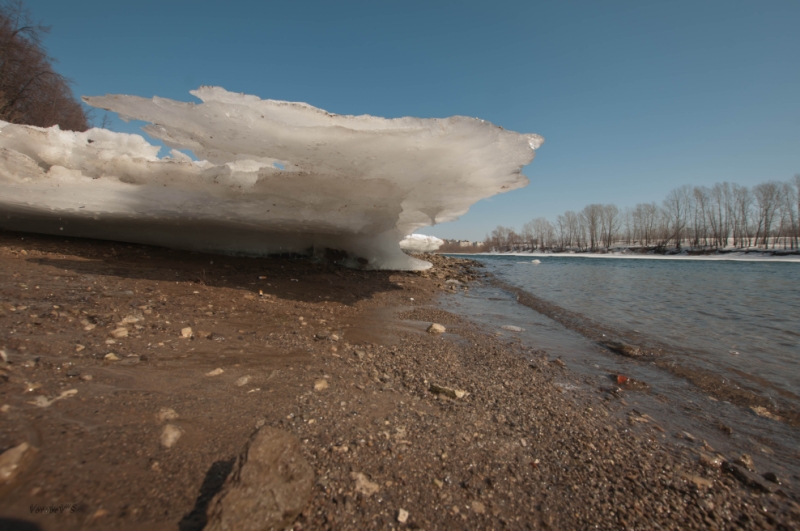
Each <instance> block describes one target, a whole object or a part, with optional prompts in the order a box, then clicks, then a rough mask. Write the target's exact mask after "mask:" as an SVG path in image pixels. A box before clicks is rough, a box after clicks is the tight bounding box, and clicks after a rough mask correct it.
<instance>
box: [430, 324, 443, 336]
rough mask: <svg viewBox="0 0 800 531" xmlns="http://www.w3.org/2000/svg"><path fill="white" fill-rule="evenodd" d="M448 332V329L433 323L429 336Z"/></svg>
mask: <svg viewBox="0 0 800 531" xmlns="http://www.w3.org/2000/svg"><path fill="white" fill-rule="evenodd" d="M446 331H447V329H446V328H445V327H444V326H442V325H440V324H439V323H431V325H430V326H429V327H428V333H429V334H444V333H445V332H446Z"/></svg>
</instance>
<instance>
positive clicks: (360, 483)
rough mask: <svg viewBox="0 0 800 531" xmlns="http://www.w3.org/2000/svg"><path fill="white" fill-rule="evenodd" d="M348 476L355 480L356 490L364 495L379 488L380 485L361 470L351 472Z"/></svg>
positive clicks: (369, 494) (370, 493) (373, 492)
mask: <svg viewBox="0 0 800 531" xmlns="http://www.w3.org/2000/svg"><path fill="white" fill-rule="evenodd" d="M350 478H351V479H354V480H355V482H356V492H360V493H361V494H363V495H364V496H367V497H369V496H372V495H373V494H375V493H376V492H378V490H379V489H380V486H379V485H378V484H377V483H373V482H372V481H370V480H368V479H367V476H365V475H364V474H362V473H361V472H351V473H350Z"/></svg>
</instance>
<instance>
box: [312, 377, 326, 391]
mask: <svg viewBox="0 0 800 531" xmlns="http://www.w3.org/2000/svg"><path fill="white" fill-rule="evenodd" d="M328 387H329V386H328V380H325V379H324V378H320V379H319V380H314V391H322V390H323V389H327V388H328Z"/></svg>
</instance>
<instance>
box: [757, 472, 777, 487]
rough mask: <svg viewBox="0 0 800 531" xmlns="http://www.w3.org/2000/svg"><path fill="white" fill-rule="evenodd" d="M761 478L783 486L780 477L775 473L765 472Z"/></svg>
mask: <svg viewBox="0 0 800 531" xmlns="http://www.w3.org/2000/svg"><path fill="white" fill-rule="evenodd" d="M761 477H762V478H764V479H766V480H767V481H769V482H771V483H775V484H777V485H780V484H781V480H780V479H779V478H778V476H777V474H775V472H764V473H763V474H761Z"/></svg>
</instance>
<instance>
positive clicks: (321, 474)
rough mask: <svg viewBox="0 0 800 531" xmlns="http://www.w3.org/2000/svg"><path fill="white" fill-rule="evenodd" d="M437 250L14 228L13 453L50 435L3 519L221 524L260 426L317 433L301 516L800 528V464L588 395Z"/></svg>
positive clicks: (379, 522) (316, 524)
mask: <svg viewBox="0 0 800 531" xmlns="http://www.w3.org/2000/svg"><path fill="white" fill-rule="evenodd" d="M22 238H24V239H22ZM23 251H24V253H23ZM546 256H552V255H546ZM428 258H429V259H430V260H432V261H433V262H434V268H432V269H431V270H426V271H424V272H416V273H412V272H387V271H356V270H350V269H343V268H340V267H337V266H332V265H328V264H319V263H312V262H309V261H307V260H304V259H295V258H291V257H289V258H286V257H284V258H267V259H248V258H237V257H228V256H218V255H205V254H199V253H190V252H183V251H173V250H169V249H161V248H154V247H146V246H141V245H134V244H125V243H116V242H105V241H93V240H80V239H76V238H60V237H51V236H40V235H33V234H21V233H9V232H0V264H2V267H1V268H0V295H2V301H3V303H2V305H0V322H2V325H3V326H2V327H1V328H0V329H1V330H2V332H1V334H2V335H1V336H0V341H2V344H0V347H2V348H4V349H5V352H6V353H7V356H8V358H9V362H10V364H8V365H7V366H5V367H4V368H3V377H4V381H2V383H0V406H2V407H3V412H2V413H0V415H2V418H3V420H4V423H3V427H2V429H0V450H5V449H7V448H11V447H14V446H17V445H19V444H20V443H22V442H27V443H28V444H30V445H31V446H34V447H36V448H37V450H36V451H35V452H32V455H31V457H30V459H29V461H27V462H23V463H21V464H20V470H19V472H17V475H16V477H15V478H13V479H12V481H11V482H10V483H6V484H2V485H0V523H3V522H5V523H8V522H11V520H10V519H16V520H17V521H19V522H34V523H35V524H36V525H38V526H39V528H40V529H42V530H49V529H95V528H96V529H142V528H148V529H181V531H184V530H186V529H202V528H203V526H204V525H205V523H206V522H205V514H206V510H207V508H208V505H209V502H210V499H211V497H212V496H213V495H214V494H215V493H216V492H218V491H219V490H220V488H221V485H222V480H224V478H225V477H226V476H227V475H228V473H229V472H230V470H231V467H232V466H233V458H235V457H236V456H237V455H239V453H240V452H241V451H242V448H243V447H244V445H245V444H246V442H247V440H248V438H249V437H250V435H251V433H252V432H253V431H255V430H257V429H258V428H262V427H267V428H274V429H277V430H281V431H283V432H286V433H288V434H290V435H291V436H293V437H296V438H297V440H298V441H299V444H300V448H301V450H302V454H303V455H304V457H305V459H306V460H307V461H308V463H309V465H310V468H311V470H313V473H314V481H313V487H312V490H311V494H310V497H309V500H308V502H307V503H306V504H305V505H304V507H303V509H302V512H301V514H300V516H299V517H298V518H297V519H296V520H295V521H294V528H295V529H386V528H388V527H398V528H412V529H413V528H417V529H451V528H464V529H526V528H530V527H533V528H548V527H549V528H555V529H579V528H588V527H590V526H595V525H597V526H599V527H600V528H612V527H613V528H618V527H620V526H622V527H631V528H654V527H656V524H657V525H659V526H661V527H662V528H666V529H687V528H698V529H699V528H703V529H707V528H715V527H719V528H725V527H729V526H731V525H741V526H742V527H744V528H753V529H762V528H781V526H783V528H791V527H794V526H797V525H798V523H800V505H798V504H797V492H796V490H794V489H795V485H796V481H797V480H791V479H789V478H783V479H786V480H789V482H788V483H785V484H784V486H779V485H777V484H775V483H772V482H770V481H767V480H766V479H764V478H763V477H762V476H761V473H766V472H769V471H767V470H758V471H757V473H756V472H752V471H748V470H747V469H746V466H747V462H746V461H747V460H746V459H745V460H744V461H743V462H742V463H743V465H740V464H736V460H737V459H739V456H717V455H716V452H715V451H714V449H713V448H711V447H710V446H709V445H708V444H705V442H704V441H701V440H689V439H683V440H682V441H680V443H675V442H672V441H670V440H668V439H667V438H666V434H665V433H664V432H663V428H661V427H660V426H659V419H653V418H651V417H648V416H647V415H642V414H641V413H639V412H637V411H635V410H632V409H631V408H630V407H627V405H626V404H625V401H624V396H625V393H627V392H633V391H626V390H624V389H614V388H613V387H614V386H610V387H611V389H610V391H609V392H608V393H602V394H599V395H598V394H595V393H590V392H588V391H585V390H581V389H579V388H578V385H576V384H579V383H580V382H579V381H578V379H577V377H576V376H575V375H573V374H571V373H570V371H569V369H568V368H566V367H564V364H563V363H560V362H559V361H557V360H551V359H550V358H549V357H548V356H547V354H546V353H545V352H543V351H540V350H536V349H533V348H530V347H526V346H524V345H520V344H519V343H517V342H513V341H511V342H509V341H507V338H506V339H504V338H502V337H496V336H495V335H494V334H492V331H491V330H488V329H485V328H484V327H482V326H479V325H476V324H475V323H473V322H470V321H468V320H467V319H465V318H463V317H461V316H459V315H456V314H453V313H449V312H446V311H443V310H442V309H441V308H440V307H439V306H438V304H437V302H436V301H437V298H438V297H441V296H447V292H452V291H457V290H461V289H464V288H465V286H463V285H460V284H458V283H453V282H451V283H447V280H458V282H460V283H462V284H466V287H467V288H468V286H469V283H470V282H472V281H475V279H477V278H480V277H481V275H482V272H481V270H480V268H479V267H475V265H474V264H472V263H470V261H462V260H460V259H450V258H446V257H441V256H438V255H433V256H431V257H428ZM212 262H213V263H212ZM260 277H264V278H260ZM12 308H13V309H12ZM301 318H302V319H301ZM84 321H85V322H86V324H84ZM433 322H435V323H439V324H442V325H444V326H445V327H446V329H447V331H446V332H445V333H444V334H442V335H433V334H429V333H427V332H426V329H427V327H428V326H429V325H430V324H431V323H433ZM91 325H94V326H91ZM189 327H190V328H191V331H190V332H189V335H188V337H182V335H184V334H183V330H184V329H185V328H189ZM87 328H88V330H87ZM120 328H125V329H126V330H127V332H126V333H125V335H123V334H122V333H121V332H116V335H118V336H121V337H117V338H115V337H112V336H111V335H110V334H111V333H112V332H114V331H116V330H119V329H120ZM12 332H13V333H12ZM109 340H113V341H114V342H113V343H109ZM78 345H80V346H81V347H83V348H81V349H78ZM112 351H113V353H114V354H115V357H117V358H118V360H116V361H109V360H108V359H107V358H106V356H107V355H108V354H109V353H111V352H112ZM217 368H220V369H222V370H223V372H221V373H218V374H217V375H216V376H209V374H210V373H212V372H213V371H215V369H217ZM87 376H91V377H92V378H91V379H87V378H86V377H87ZM321 381H324V382H325V383H324V384H322V383H319V382H321ZM434 388H451V389H456V390H464V391H466V392H467V393H468V394H466V395H465V396H463V397H462V398H455V399H453V398H449V397H448V396H447V395H446V394H442V393H440V392H439V393H437V392H433V391H431V389H434ZM72 389H75V390H77V393H74V394H67V395H65V396H64V398H62V399H59V400H57V401H56V400H53V399H54V398H56V397H59V396H62V394H63V393H64V392H65V391H71V390H72ZM615 395H616V396H615ZM37 396H43V397H45V400H46V401H50V402H51V403H50V404H49V405H48V406H40V405H37V404H36V403H37V402H38V403H39V404H42V401H41V400H40V399H36V397H37ZM31 402H33V404H32V403H31ZM5 406H8V408H6V407H5ZM165 408H166V409H170V410H172V411H173V412H174V413H175V414H176V415H177V417H176V418H171V419H167V417H165V416H164V415H163V414H161V413H162V411H163V410H164V409H165ZM168 416H170V417H171V415H168ZM167 425H173V426H175V427H177V428H178V430H179V432H180V433H181V435H180V437H179V438H178V439H177V441H176V442H174V443H173V445H172V446H170V447H166V446H165V445H164V444H163V443H162V442H161V441H162V436H163V433H164V431H165V430H166V428H165V426H167ZM739 460H740V461H741V459H739ZM723 463H727V464H723ZM365 485H366V487H365ZM31 505H35V506H43V507H51V506H61V505H64V506H70V507H71V506H72V505H75V506H76V510H75V511H74V512H70V513H68V514H67V513H56V514H53V513H43V514H32V513H31V511H30V510H29V507H30V506H31ZM401 509H402V511H405V512H407V513H408V514H407V515H406V518H400V520H403V519H405V522H401V521H399V519H398V517H401V516H402V514H403V513H401ZM3 518H5V519H7V520H5V521H4V520H2V519H3Z"/></svg>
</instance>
